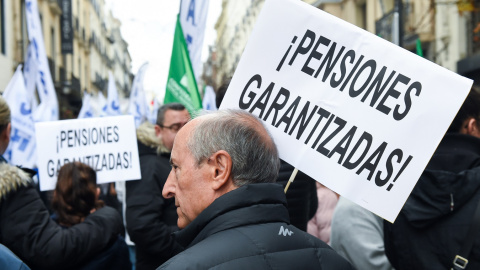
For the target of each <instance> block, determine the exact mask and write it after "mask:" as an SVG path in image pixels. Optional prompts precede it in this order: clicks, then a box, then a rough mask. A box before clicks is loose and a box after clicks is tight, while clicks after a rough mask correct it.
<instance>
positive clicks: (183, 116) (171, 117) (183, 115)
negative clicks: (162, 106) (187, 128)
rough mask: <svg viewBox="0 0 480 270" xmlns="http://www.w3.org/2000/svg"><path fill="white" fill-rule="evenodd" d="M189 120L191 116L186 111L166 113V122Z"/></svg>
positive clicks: (169, 111)
mask: <svg viewBox="0 0 480 270" xmlns="http://www.w3.org/2000/svg"><path fill="white" fill-rule="evenodd" d="M188 119H190V114H189V113H188V111H187V110H186V109H184V110H181V111H177V110H167V111H166V112H165V121H176V120H188Z"/></svg>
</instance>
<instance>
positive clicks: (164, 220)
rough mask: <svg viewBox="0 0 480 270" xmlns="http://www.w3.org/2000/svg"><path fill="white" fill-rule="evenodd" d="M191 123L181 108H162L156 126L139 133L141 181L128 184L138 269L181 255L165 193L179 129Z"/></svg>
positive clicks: (172, 105) (128, 207) (131, 233)
mask: <svg viewBox="0 0 480 270" xmlns="http://www.w3.org/2000/svg"><path fill="white" fill-rule="evenodd" d="M189 119H190V114H189V113H188V111H187V110H186V109H185V107H184V106H183V105H182V104H179V103H169V104H165V105H163V106H162V107H160V108H159V110H158V114H157V124H156V125H155V126H154V127H153V128H152V127H151V126H148V124H144V125H142V126H141V127H140V128H139V129H138V130H137V138H138V153H139V156H140V170H141V175H142V179H141V180H138V181H127V182H126V183H125V185H126V227H127V232H128V234H129V236H130V238H131V240H132V241H133V242H134V243H135V248H136V269H137V270H144V269H155V268H156V267H158V266H159V265H161V264H162V263H164V262H166V261H167V260H168V259H170V258H171V257H173V256H174V255H176V254H177V253H178V252H180V251H182V248H181V246H179V245H178V244H176V243H175V241H174V240H173V239H172V238H171V236H170V234H171V233H172V232H174V231H176V230H178V227H177V225H176V221H177V218H178V216H177V212H176V208H175V201H174V200H173V199H164V198H163V197H162V189H163V186H164V185H165V181H166V180H167V177H168V174H169V172H170V169H171V167H170V163H169V160H170V151H171V150H172V147H173V140H174V139H175V135H176V134H177V132H178V131H179V130H180V128H182V127H183V125H185V124H186V123H187V122H188V120H189Z"/></svg>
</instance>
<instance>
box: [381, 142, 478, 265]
mask: <svg viewBox="0 0 480 270" xmlns="http://www.w3.org/2000/svg"><path fill="white" fill-rule="evenodd" d="M479 200H480V139H478V138H475V137H473V136H468V135H462V134H447V135H446V136H445V137H444V139H443V140H442V142H441V143H440V145H439V147H438V148H437V151H436V152H435V154H434V155H433V157H432V159H431V160H430V162H429V164H428V166H427V169H426V170H425V171H424V173H423V174H422V176H421V177H420V179H419V180H418V183H417V185H416V186H415V188H414V189H413V191H412V193H411V195H410V197H409V198H408V200H407V202H406V203H405V205H404V207H403V208H402V210H401V212H400V214H399V216H398V217H397V219H396V220H395V223H394V224H390V223H389V222H385V223H384V225H385V226H384V228H385V231H384V237H385V251H386V253H387V257H388V259H389V260H390V262H391V263H392V266H393V267H395V269H397V270H402V269H409V270H415V269H450V268H451V267H452V262H453V260H454V258H455V255H456V254H458V252H459V251H460V248H461V246H462V244H463V242H464V241H465V240H466V238H467V237H468V236H467V231H468V230H469V227H470V225H471V222H472V218H473V213H474V211H475V208H476V207H477V205H478V202H479ZM477 229H479V230H480V228H477ZM468 259H469V263H468V265H467V268H466V269H480V235H478V236H477V239H476V241H475V243H474V246H473V248H472V253H471V254H470V256H469V257H468Z"/></svg>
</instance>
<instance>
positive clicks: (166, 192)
mask: <svg viewBox="0 0 480 270" xmlns="http://www.w3.org/2000/svg"><path fill="white" fill-rule="evenodd" d="M173 177H174V175H173V170H171V171H170V173H169V174H168V178H167V181H166V182H165V185H164V186H163V190H162V196H163V197H164V198H165V199H170V198H173V197H174V195H175V186H174V185H173Z"/></svg>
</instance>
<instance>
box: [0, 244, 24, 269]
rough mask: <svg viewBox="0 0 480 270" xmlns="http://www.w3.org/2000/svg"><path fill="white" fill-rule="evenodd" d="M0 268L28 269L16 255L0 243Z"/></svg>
mask: <svg viewBox="0 0 480 270" xmlns="http://www.w3.org/2000/svg"><path fill="white" fill-rule="evenodd" d="M0 269H15V270H30V268H29V267H28V266H27V265H26V264H25V263H23V262H22V261H21V260H20V259H19V258H18V257H17V255H15V254H13V252H12V251H11V250H10V249H8V248H7V247H6V246H4V245H2V244H0Z"/></svg>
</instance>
